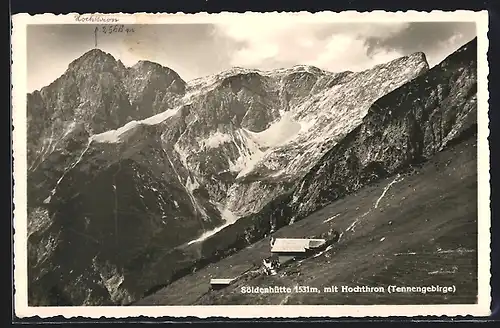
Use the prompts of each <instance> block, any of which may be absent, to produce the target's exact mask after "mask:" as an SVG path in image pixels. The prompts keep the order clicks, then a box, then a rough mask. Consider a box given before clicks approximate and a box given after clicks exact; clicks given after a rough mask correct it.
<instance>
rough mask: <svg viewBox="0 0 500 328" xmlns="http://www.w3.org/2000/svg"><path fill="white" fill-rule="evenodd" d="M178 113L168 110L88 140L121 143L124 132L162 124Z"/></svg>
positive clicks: (174, 110)
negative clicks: (139, 127)
mask: <svg viewBox="0 0 500 328" xmlns="http://www.w3.org/2000/svg"><path fill="white" fill-rule="evenodd" d="M178 111H179V108H175V109H169V110H166V111H164V112H162V113H159V114H156V115H153V116H151V117H148V118H146V119H144V120H140V121H130V122H128V123H127V124H125V125H124V126H122V127H120V128H118V129H116V130H109V131H106V132H103V133H98V134H94V135H93V136H91V137H90V138H91V140H92V141H95V142H98V143H119V142H122V141H123V138H122V137H123V135H124V134H125V133H126V132H128V131H131V130H132V129H134V128H136V127H138V126H140V125H157V124H160V123H162V122H164V121H165V120H166V119H168V118H169V117H172V116H174V115H175V114H177V112H178Z"/></svg>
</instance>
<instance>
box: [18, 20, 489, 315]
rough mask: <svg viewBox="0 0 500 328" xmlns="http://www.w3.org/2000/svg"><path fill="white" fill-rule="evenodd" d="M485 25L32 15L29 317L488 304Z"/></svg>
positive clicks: (25, 172)
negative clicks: (159, 311) (229, 309)
mask: <svg viewBox="0 0 500 328" xmlns="http://www.w3.org/2000/svg"><path fill="white" fill-rule="evenodd" d="M487 17H488V16H487V14H486V13H485V12H466V11H463V12H456V13H454V12H431V13H417V12H415V13H413V14H411V13H402V12H401V13H392V14H391V13H387V15H384V13H383V12H379V13H365V14H359V15H358V14H357V13H356V12H353V13H351V14H350V15H343V14H342V13H340V14H335V13H326V12H324V13H316V14H311V13H272V14H265V13H260V14H259V13H255V14H252V13H244V14H243V13H241V14H237V13H234V14H231V13H222V14H205V15H185V14H175V15H174V14H172V15H160V14H158V15H157V14H141V15H137V16H135V15H126V14H117V15H113V14H101V15H99V14H70V15H60V16H55V15H36V16H29V15H25V16H23V15H19V16H18V17H14V20H13V21H14V23H13V24H14V25H13V26H14V30H13V38H15V39H14V42H13V49H14V50H13V65H14V71H13V88H14V89H13V90H14V102H13V104H14V108H13V122H14V123H13V124H14V131H13V133H14V136H13V138H14V178H15V180H14V182H15V186H14V201H15V210H14V226H15V236H14V242H15V245H14V249H15V264H16V266H15V280H14V284H15V289H16V294H15V295H14V296H15V298H16V306H17V308H18V309H19V311H21V312H20V313H18V314H17V315H22V314H23V313H24V314H25V315H27V316H30V315H44V313H45V315H46V316H50V315H59V314H61V313H63V312H62V311H63V310H64V311H66V312H64V315H67V316H70V315H71V313H75V315H84V316H85V315H90V314H91V315H92V316H106V315H107V313H109V315H113V316H117V315H118V316H129V315H137V316H138V315H148V313H149V314H152V313H154V310H155V309H162V311H161V313H160V315H170V316H177V315H185V316H187V315H190V316H197V315H198V314H199V315H202V313H204V315H205V316H207V315H212V314H214V313H218V314H219V315H224V316H227V315H230V314H229V313H228V312H227V310H222V309H224V308H225V307H223V306H228V305H231V306H238V307H237V311H240V313H242V314H241V316H242V317H245V316H247V315H249V316H273V315H277V314H280V315H281V316H297V315H299V314H302V315H304V313H307V312H305V311H308V310H307V309H310V310H311V311H315V312H314V313H315V314H317V315H326V316H338V315H340V314H341V313H345V314H347V313H350V312H346V311H349V310H350V309H351V310H352V311H354V312H352V313H351V314H350V315H352V316H356V315H358V316H359V315H362V316H363V315H368V314H371V315H373V316H377V315H384V313H385V315H393V314H397V313H400V314H402V315H411V314H412V313H416V314H419V315H425V314H435V315H439V314H447V313H455V314H464V315H467V314H476V313H480V314H488V313H489V305H490V304H489V297H490V296H489V288H490V286H489V277H490V274H489V265H490V264H489V261H490V257H489V256H490V250H489V247H490V246H489V245H490V244H489V243H490V241H489V240H490V239H489V238H490V235H489V224H490V222H489V221H490V209H489V182H488V181H489V180H488V179H489V162H488V161H489V159H488V152H489V147H488V141H487V137H488V133H489V132H488V116H487V112H488V92H487V83H488V81H487V72H488V67H487V60H486V52H487V47H488V39H487V35H486V33H487ZM304 305H307V306H308V307H304ZM259 306H272V307H265V308H266V311H264V310H262V312H259ZM294 306H295V307H294ZM299 306H300V307H299ZM311 306H313V307H311ZM338 306H343V307H342V308H341V310H339V311H340V312H339V311H337V310H333V309H337V308H339V307H338ZM363 306H372V307H370V310H367V311H365V312H363V311H364V310H362V312H359V311H360V310H359V307H363ZM377 306H385V307H383V309H384V310H383V311H382V310H380V309H378V308H377ZM387 306H391V307H387ZM226 308H227V307H226ZM247 308H248V309H252V310H251V313H247V315H245V311H246V310H245V309H247ZM107 309H109V311H110V312H106V311H107ZM169 309H171V310H169ZM218 309H221V310H218ZM356 309H358V310H356ZM79 311H80V312H79ZM81 311H83V312H81ZM92 311H93V312H92ZM113 311H115V312H113ZM197 311H200V312H197ZM249 311H250V310H249ZM335 311H337V312H335ZM370 311H371V312H370ZM384 311H385V312H384ZM398 311H400V312H398ZM401 311H403V312H401ZM412 311H413V312H412ZM82 313H83V314H82ZM89 313H90V314H89ZM235 313H236V312H235ZM231 315H232V314H231ZM235 316H240V315H235Z"/></svg>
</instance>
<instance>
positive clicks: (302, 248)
mask: <svg viewBox="0 0 500 328" xmlns="http://www.w3.org/2000/svg"><path fill="white" fill-rule="evenodd" d="M325 243H326V240H324V239H308V238H276V239H275V240H274V244H273V245H272V246H271V252H272V253H305V252H306V251H307V250H308V249H314V248H317V247H320V246H322V245H324V244H325Z"/></svg>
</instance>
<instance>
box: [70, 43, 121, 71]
mask: <svg viewBox="0 0 500 328" xmlns="http://www.w3.org/2000/svg"><path fill="white" fill-rule="evenodd" d="M94 63H101V64H102V63H112V64H116V63H118V62H117V60H116V59H115V57H113V55H111V54H110V53H107V52H104V51H102V50H101V49H98V48H94V49H91V50H89V51H87V52H86V53H84V54H83V55H81V56H80V57H78V58H77V59H75V60H73V61H72V62H71V63H70V64H69V68H74V67H80V66H82V65H83V66H86V67H88V65H92V64H94Z"/></svg>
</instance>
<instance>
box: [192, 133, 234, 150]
mask: <svg viewBox="0 0 500 328" xmlns="http://www.w3.org/2000/svg"><path fill="white" fill-rule="evenodd" d="M232 140H233V137H232V136H231V135H229V134H227V133H222V132H220V131H216V132H215V133H214V134H211V135H210V136H209V137H208V138H206V139H202V140H198V143H199V144H200V145H201V147H203V148H218V147H219V146H221V145H223V144H225V143H229V142H231V141H232Z"/></svg>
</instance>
